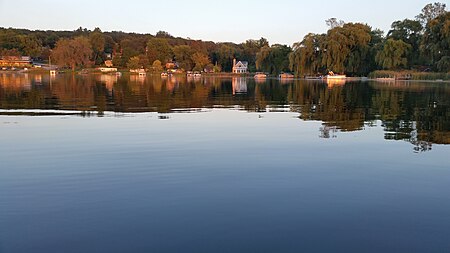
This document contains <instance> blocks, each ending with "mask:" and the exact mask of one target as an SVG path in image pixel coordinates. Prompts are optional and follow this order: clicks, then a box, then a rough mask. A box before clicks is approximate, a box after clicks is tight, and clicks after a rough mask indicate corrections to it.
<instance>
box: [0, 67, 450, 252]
mask: <svg viewBox="0 0 450 253" xmlns="http://www.w3.org/2000/svg"><path fill="white" fill-rule="evenodd" d="M0 133H1V134H0V164H1V165H0V192H1V194H0V252H2V253H17V252H33V253H36V252H37V253H41V252H42V253H44V252H45V253H47V252H66V253H70V252H74V253H75V252H83V253H88V252H109V253H114V252H162V253H165V252H216V253H217V252H230V253H231V252H358V253H359V252H374V253H375V252H384V253H386V252H392V253H394V252H409V253H412V252H449V250H450V237H449V235H450V215H449V214H450V194H449V192H450V162H449V161H450V160H449V155H450V145H449V144H450V84H449V83H420V82H347V83H344V82H333V83H327V82H322V81H306V80H295V81H278V80H272V79H267V80H262V81H259V82H255V80H253V79H252V78H239V77H235V78H218V77H204V78H198V79H186V77H169V78H167V79H161V78H160V77H159V76H150V75H149V76H147V77H138V76H130V75H126V74H125V75H123V76H121V77H117V76H114V75H95V74H91V75H71V74H67V75H64V74H60V75H57V76H52V77H50V76H49V75H39V74H19V73H18V74H8V73H3V74H1V73H0Z"/></svg>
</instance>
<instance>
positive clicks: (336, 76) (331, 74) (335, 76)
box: [326, 71, 347, 79]
mask: <svg viewBox="0 0 450 253" xmlns="http://www.w3.org/2000/svg"><path fill="white" fill-rule="evenodd" d="M326 78H327V79H346V78H347V76H346V75H336V74H335V73H333V71H330V72H328V75H327V76H326Z"/></svg>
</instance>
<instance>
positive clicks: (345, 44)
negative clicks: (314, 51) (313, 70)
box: [321, 23, 371, 73]
mask: <svg viewBox="0 0 450 253" xmlns="http://www.w3.org/2000/svg"><path fill="white" fill-rule="evenodd" d="M370 40H371V28H370V27H369V26H368V25H364V24H359V23H348V24H344V25H343V26H342V27H335V28H333V29H330V30H328V33H327V35H326V37H325V39H324V40H323V43H322V46H321V48H323V52H324V53H323V58H322V64H323V65H324V66H326V68H327V69H329V70H332V71H335V72H338V73H339V72H340V73H342V72H345V71H346V70H350V72H356V71H355V70H357V69H358V68H360V67H361V65H362V64H364V62H365V61H366V55H367V52H368V49H369V42H370ZM346 66H347V67H348V68H346Z"/></svg>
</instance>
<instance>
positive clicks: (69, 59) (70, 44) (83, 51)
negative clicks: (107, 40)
mask: <svg viewBox="0 0 450 253" xmlns="http://www.w3.org/2000/svg"><path fill="white" fill-rule="evenodd" d="M91 55H92V48H91V44H90V43H89V39H87V38H86V37H76V38H74V39H60V40H59V41H58V42H57V43H56V47H55V49H54V50H53V51H52V55H51V58H52V59H53V60H54V61H55V62H56V63H57V64H58V65H60V66H64V67H70V68H72V71H75V68H76V67H77V66H82V65H86V64H88V63H89V59H90V57H91Z"/></svg>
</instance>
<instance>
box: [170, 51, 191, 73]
mask: <svg viewBox="0 0 450 253" xmlns="http://www.w3.org/2000/svg"><path fill="white" fill-rule="evenodd" d="M173 53H174V55H175V60H176V61H177V62H178V64H179V65H180V67H181V68H182V69H184V70H192V68H193V67H194V62H193V61H192V56H193V54H194V51H193V50H192V48H191V47H190V46H188V45H181V46H175V47H174V48H173Z"/></svg>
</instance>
